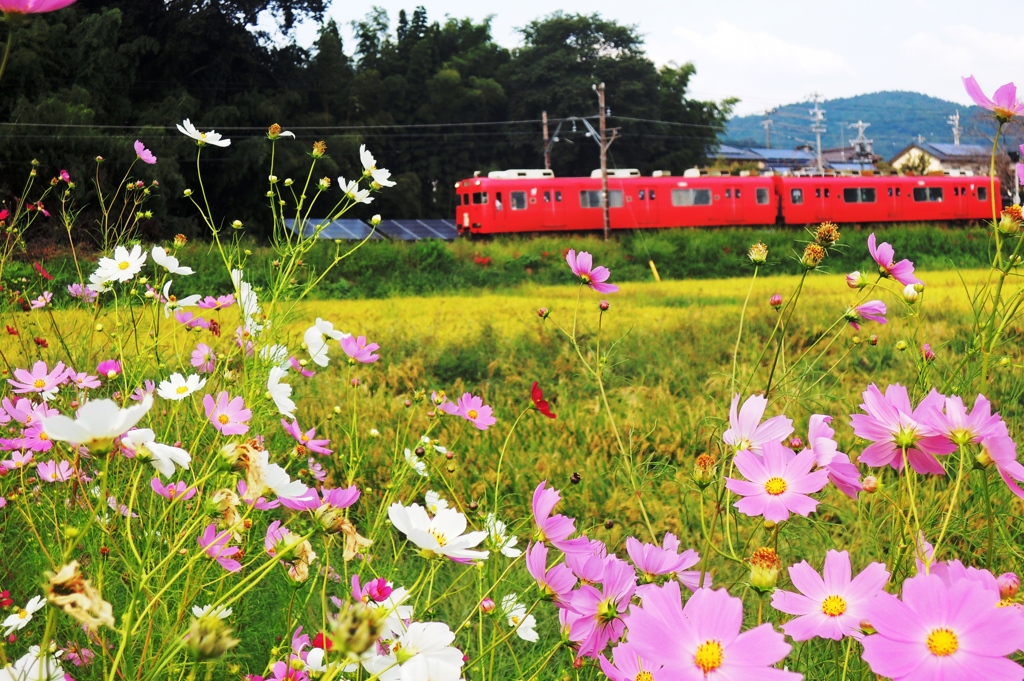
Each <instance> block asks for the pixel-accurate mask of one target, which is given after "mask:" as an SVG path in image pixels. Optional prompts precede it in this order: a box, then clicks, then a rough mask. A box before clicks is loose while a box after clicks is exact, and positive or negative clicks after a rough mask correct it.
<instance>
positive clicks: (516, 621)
mask: <svg viewBox="0 0 1024 681" xmlns="http://www.w3.org/2000/svg"><path fill="white" fill-rule="evenodd" d="M508 621H509V622H511V623H512V626H513V627H518V626H519V618H518V617H516V616H515V615H512V616H511V617H509V618H508Z"/></svg>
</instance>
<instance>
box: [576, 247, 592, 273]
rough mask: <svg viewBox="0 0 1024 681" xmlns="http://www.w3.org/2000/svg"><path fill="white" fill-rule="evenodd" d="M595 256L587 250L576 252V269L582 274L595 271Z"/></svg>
mask: <svg viewBox="0 0 1024 681" xmlns="http://www.w3.org/2000/svg"><path fill="white" fill-rule="evenodd" d="M593 267H594V258H593V256H591V255H590V254H589V253H587V252H586V251H580V252H579V253H577V254H576V269H577V270H579V272H580V274H590V273H591V272H592V271H593V269H592V268H593Z"/></svg>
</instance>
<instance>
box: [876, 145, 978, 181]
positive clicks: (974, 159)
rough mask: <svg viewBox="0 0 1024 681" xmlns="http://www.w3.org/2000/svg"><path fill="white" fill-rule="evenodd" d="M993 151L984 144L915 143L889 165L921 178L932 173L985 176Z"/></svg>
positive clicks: (895, 157)
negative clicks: (967, 173)
mask: <svg viewBox="0 0 1024 681" xmlns="http://www.w3.org/2000/svg"><path fill="white" fill-rule="evenodd" d="M990 153H991V152H990V150H989V149H987V148H985V147H983V146H981V145H980V144H938V143H932V142H921V143H914V144H911V145H910V146H908V147H907V148H905V149H904V150H903V151H901V152H900V153H898V154H896V155H895V156H894V157H893V158H892V160H890V161H889V165H891V166H892V167H893V168H894V169H895V170H898V171H900V172H913V173H917V174H919V175H922V174H924V173H930V172H952V173H966V172H969V173H973V174H984V173H986V172H987V169H988V167H989V160H990Z"/></svg>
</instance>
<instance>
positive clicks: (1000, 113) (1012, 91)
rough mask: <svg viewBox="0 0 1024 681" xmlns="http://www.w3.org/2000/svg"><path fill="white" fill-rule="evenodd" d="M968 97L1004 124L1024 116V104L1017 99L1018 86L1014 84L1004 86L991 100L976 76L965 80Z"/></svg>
mask: <svg viewBox="0 0 1024 681" xmlns="http://www.w3.org/2000/svg"><path fill="white" fill-rule="evenodd" d="M963 81H964V89H965V90H967V95H968V96H969V97H970V98H971V99H972V100H973V101H974V103H975V104H977V105H978V106H980V107H982V108H984V109H988V110H989V111H991V112H992V113H993V114H995V117H996V118H997V119H999V120H1000V121H1001V122H1003V123H1009V122H1010V120H1011V119H1012V118H1013V117H1014V116H1020V115H1022V114H1024V102H1022V101H1021V100H1019V99H1017V86H1016V85H1014V84H1013V83H1007V84H1006V85H1003V86H1002V87H1000V88H999V89H998V90H996V91H995V93H994V94H993V95H992V98H991V99H989V97H988V95H986V94H985V93H984V92H983V91H982V89H981V86H980V85H978V81H976V80H975V79H974V76H967V77H966V78H963Z"/></svg>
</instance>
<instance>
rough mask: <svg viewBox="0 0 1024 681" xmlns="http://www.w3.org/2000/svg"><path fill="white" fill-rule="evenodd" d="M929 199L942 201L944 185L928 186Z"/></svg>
mask: <svg viewBox="0 0 1024 681" xmlns="http://www.w3.org/2000/svg"><path fill="white" fill-rule="evenodd" d="M928 200H929V201H942V187H928Z"/></svg>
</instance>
